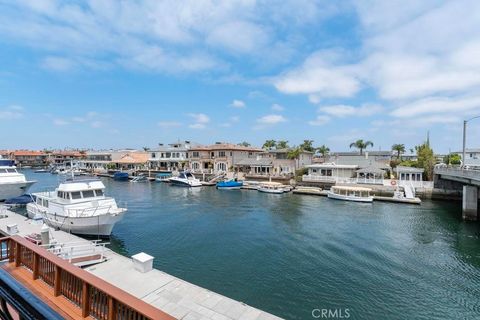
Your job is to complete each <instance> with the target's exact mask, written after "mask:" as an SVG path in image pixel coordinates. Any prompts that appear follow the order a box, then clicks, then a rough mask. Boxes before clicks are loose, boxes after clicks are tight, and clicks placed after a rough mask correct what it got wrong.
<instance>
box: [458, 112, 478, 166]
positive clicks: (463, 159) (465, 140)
mask: <svg viewBox="0 0 480 320" xmlns="http://www.w3.org/2000/svg"><path fill="white" fill-rule="evenodd" d="M477 118H480V116H476V117H473V118H470V119H468V120H463V154H462V169H463V168H464V167H465V144H466V142H467V122H468V121H471V120H473V119H477Z"/></svg>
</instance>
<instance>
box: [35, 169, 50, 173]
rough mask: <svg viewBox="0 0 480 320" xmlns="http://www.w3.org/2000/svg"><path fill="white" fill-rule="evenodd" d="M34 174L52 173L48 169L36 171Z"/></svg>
mask: <svg viewBox="0 0 480 320" xmlns="http://www.w3.org/2000/svg"><path fill="white" fill-rule="evenodd" d="M33 172H35V173H48V172H50V170H47V169H37V170H35V171H33Z"/></svg>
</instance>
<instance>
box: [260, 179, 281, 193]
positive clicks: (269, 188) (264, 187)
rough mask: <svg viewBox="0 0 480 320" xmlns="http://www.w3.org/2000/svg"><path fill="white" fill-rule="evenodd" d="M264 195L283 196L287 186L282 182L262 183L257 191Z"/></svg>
mask: <svg viewBox="0 0 480 320" xmlns="http://www.w3.org/2000/svg"><path fill="white" fill-rule="evenodd" d="M257 190H258V191H260V192H264V193H274V194H281V193H284V192H286V190H285V186H284V185H283V184H281V183H280V182H262V183H261V184H260V186H259V187H258V189H257Z"/></svg>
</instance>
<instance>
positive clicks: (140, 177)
mask: <svg viewBox="0 0 480 320" xmlns="http://www.w3.org/2000/svg"><path fill="white" fill-rule="evenodd" d="M147 181H148V178H147V176H146V175H144V174H143V173H140V174H139V175H138V176H135V177H133V179H132V182H147Z"/></svg>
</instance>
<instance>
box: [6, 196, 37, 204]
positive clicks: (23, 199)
mask: <svg viewBox="0 0 480 320" xmlns="http://www.w3.org/2000/svg"><path fill="white" fill-rule="evenodd" d="M33 201H35V200H34V197H33V196H32V195H31V194H28V193H26V194H22V195H21V196H18V197H14V198H10V199H7V200H5V204H6V205H9V206H15V207H17V206H24V205H27V204H28V203H30V202H33Z"/></svg>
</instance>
